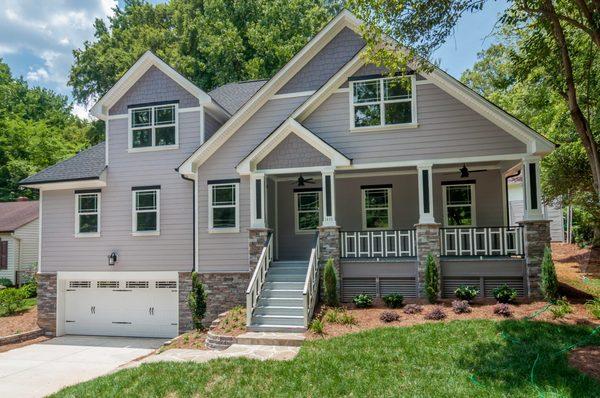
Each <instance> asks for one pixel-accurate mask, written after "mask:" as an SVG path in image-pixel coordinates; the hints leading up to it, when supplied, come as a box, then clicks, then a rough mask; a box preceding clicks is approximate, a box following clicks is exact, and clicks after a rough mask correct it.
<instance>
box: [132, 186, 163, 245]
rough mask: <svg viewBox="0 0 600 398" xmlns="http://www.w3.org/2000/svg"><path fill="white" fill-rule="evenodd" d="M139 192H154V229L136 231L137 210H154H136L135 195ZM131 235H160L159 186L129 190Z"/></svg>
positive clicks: (143, 211)
mask: <svg viewBox="0 0 600 398" xmlns="http://www.w3.org/2000/svg"><path fill="white" fill-rule="evenodd" d="M141 192H156V230H154V231H138V230H137V215H138V212H141V213H149V212H151V211H155V210H137V207H136V195H137V194H138V193H141ZM131 235H132V236H157V235H160V188H150V189H136V190H132V191H131Z"/></svg>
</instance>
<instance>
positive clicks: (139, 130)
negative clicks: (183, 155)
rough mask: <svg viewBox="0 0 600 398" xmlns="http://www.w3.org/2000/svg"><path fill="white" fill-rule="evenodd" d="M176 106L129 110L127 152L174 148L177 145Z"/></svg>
mask: <svg viewBox="0 0 600 398" xmlns="http://www.w3.org/2000/svg"><path fill="white" fill-rule="evenodd" d="M177 124H178V122H177V104H167V105H156V106H145V107H139V108H132V109H130V110H129V150H130V151H134V152H135V151H144V150H158V149H171V148H176V147H177V145H178V144H179V138H178V131H177V130H178V128H177Z"/></svg>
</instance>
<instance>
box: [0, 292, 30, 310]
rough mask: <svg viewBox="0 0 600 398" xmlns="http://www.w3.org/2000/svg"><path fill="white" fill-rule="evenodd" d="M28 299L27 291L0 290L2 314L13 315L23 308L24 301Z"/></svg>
mask: <svg viewBox="0 0 600 398" xmlns="http://www.w3.org/2000/svg"><path fill="white" fill-rule="evenodd" d="M26 298H27V291H26V290H25V289H15V288H10V289H2V290H0V313H2V314H4V315H12V314H14V313H15V312H17V310H18V309H19V307H20V306H21V304H22V303H23V300H25V299H26Z"/></svg>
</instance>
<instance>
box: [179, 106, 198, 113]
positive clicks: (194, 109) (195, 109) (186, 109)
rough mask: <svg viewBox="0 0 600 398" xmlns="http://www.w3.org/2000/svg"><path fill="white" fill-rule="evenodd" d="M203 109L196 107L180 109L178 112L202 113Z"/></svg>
mask: <svg viewBox="0 0 600 398" xmlns="http://www.w3.org/2000/svg"><path fill="white" fill-rule="evenodd" d="M202 108H203V107H202V106H194V107H191V108H179V109H178V110H177V111H178V112H179V113H189V112H200V111H201V110H202Z"/></svg>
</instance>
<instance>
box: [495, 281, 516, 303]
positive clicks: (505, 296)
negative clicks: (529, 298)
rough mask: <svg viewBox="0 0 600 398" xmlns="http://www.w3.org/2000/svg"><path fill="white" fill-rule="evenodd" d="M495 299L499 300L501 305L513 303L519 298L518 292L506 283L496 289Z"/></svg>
mask: <svg viewBox="0 0 600 398" xmlns="http://www.w3.org/2000/svg"><path fill="white" fill-rule="evenodd" d="M494 298H495V299H496V300H498V302H499V303H503V304H508V303H512V302H513V301H515V299H516V298H517V290H516V289H513V288H512V287H510V286H508V285H507V284H506V283H505V284H504V285H502V286H499V287H497V288H495V289H494Z"/></svg>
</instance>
